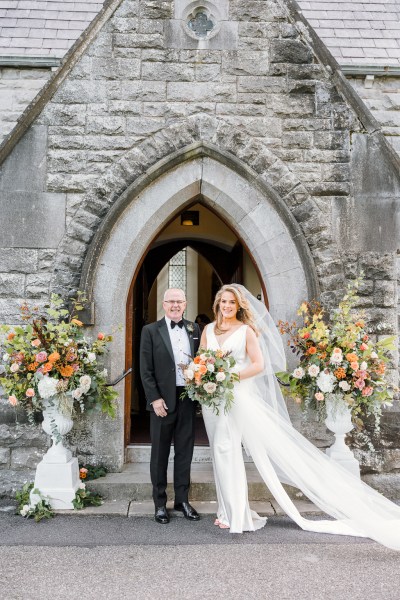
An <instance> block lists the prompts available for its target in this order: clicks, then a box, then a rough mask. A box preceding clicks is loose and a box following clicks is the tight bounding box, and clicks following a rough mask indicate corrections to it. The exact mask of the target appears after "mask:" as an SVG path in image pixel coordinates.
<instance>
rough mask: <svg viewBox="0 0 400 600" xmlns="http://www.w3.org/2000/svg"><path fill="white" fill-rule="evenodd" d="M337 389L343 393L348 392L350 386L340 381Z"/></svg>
mask: <svg viewBox="0 0 400 600" xmlns="http://www.w3.org/2000/svg"><path fill="white" fill-rule="evenodd" d="M339 387H340V389H341V390H343V391H344V392H348V391H349V390H350V385H349V384H348V383H347V381H341V382H340V383H339Z"/></svg>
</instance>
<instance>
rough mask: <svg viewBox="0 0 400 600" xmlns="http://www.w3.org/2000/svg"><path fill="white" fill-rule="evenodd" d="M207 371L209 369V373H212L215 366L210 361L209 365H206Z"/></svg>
mask: <svg viewBox="0 0 400 600" xmlns="http://www.w3.org/2000/svg"><path fill="white" fill-rule="evenodd" d="M207 371H210V373H214V371H215V367H214V365H213V364H212V363H210V364H209V365H207Z"/></svg>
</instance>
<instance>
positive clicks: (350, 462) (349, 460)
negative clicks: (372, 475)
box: [326, 446, 360, 477]
mask: <svg viewBox="0 0 400 600" xmlns="http://www.w3.org/2000/svg"><path fill="white" fill-rule="evenodd" d="M346 448H347V446H346ZM326 454H327V455H328V456H330V457H331V459H332V460H334V461H336V462H338V463H339V464H340V465H341V466H342V467H344V468H345V469H347V470H348V471H350V473H352V474H353V475H354V476H355V477H360V464H359V462H358V460H357V459H356V458H355V457H354V456H353V454H352V452H351V450H350V449H349V448H347V452H340V451H339V452H337V451H336V450H335V448H334V446H331V447H330V448H327V449H326Z"/></svg>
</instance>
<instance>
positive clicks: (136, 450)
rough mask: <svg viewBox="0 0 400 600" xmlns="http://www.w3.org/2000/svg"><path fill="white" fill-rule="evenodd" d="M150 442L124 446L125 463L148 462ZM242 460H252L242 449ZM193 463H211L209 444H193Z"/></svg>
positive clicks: (172, 456)
mask: <svg viewBox="0 0 400 600" xmlns="http://www.w3.org/2000/svg"><path fill="white" fill-rule="evenodd" d="M150 452H151V446H150V444H142V445H138V444H135V445H133V444H132V445H131V446H127V448H126V455H125V456H126V462H127V463H150ZM243 459H244V462H252V460H251V458H250V457H249V456H247V454H246V452H244V451H243ZM173 460H174V446H173V445H172V448H171V455H170V457H169V462H173ZM192 462H193V463H211V456H210V447H209V446H195V447H194V452H193V461H192Z"/></svg>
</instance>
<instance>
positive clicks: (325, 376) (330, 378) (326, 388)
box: [317, 371, 336, 394]
mask: <svg viewBox="0 0 400 600" xmlns="http://www.w3.org/2000/svg"><path fill="white" fill-rule="evenodd" d="M335 381H336V377H335V376H334V375H333V374H332V373H325V371H322V372H321V373H320V374H319V375H318V377H317V386H318V387H319V389H320V390H321V392H324V394H330V393H331V392H333V387H334V382H335Z"/></svg>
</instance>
